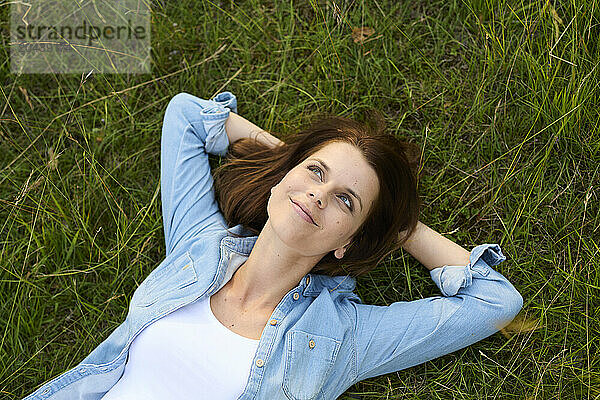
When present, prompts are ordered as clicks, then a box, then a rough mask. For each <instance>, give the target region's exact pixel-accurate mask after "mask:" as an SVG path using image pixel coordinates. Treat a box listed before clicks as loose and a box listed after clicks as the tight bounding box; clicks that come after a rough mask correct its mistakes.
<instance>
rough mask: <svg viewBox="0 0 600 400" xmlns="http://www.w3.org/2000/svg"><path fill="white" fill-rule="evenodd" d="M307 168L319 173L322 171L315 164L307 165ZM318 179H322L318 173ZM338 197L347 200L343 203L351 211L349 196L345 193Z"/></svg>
mask: <svg viewBox="0 0 600 400" xmlns="http://www.w3.org/2000/svg"><path fill="white" fill-rule="evenodd" d="M308 170H309V171H319V173H322V171H321V168H319V167H318V166H316V165H309V166H308ZM319 179H320V180H323V177H322V176H321V175H319ZM339 197H340V198H344V199H346V200H347V201H348V202H347V203H346V202H344V204H346V206H347V207H348V209H349V210H350V211H352V200H350V198H349V197H348V196H346V195H341V196H339Z"/></svg>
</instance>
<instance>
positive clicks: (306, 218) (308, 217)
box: [290, 199, 318, 226]
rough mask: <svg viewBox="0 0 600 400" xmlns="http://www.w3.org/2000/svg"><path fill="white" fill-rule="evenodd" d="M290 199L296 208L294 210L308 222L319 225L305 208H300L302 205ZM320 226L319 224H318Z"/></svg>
mask: <svg viewBox="0 0 600 400" xmlns="http://www.w3.org/2000/svg"><path fill="white" fill-rule="evenodd" d="M290 201H291V202H292V207H293V208H294V210H295V211H296V213H297V214H298V215H299V216H300V217H302V219H303V220H305V221H306V222H308V223H310V224H313V225H317V224H316V223H315V221H313V220H312V218H311V217H310V216H309V215H308V214H307V213H305V212H304V210H302V208H300V206H299V205H298V204H296V203H294V202H293V201H292V200H291V199H290ZM317 226H318V225H317Z"/></svg>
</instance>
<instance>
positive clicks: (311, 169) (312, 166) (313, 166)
mask: <svg viewBox="0 0 600 400" xmlns="http://www.w3.org/2000/svg"><path fill="white" fill-rule="evenodd" d="M308 169H309V170H310V171H314V170H315V169H316V170H317V171H319V172H321V168H319V167H317V166H316V165H311V166H309V167H308ZM319 179H321V180H322V179H323V178H322V176H321V175H319Z"/></svg>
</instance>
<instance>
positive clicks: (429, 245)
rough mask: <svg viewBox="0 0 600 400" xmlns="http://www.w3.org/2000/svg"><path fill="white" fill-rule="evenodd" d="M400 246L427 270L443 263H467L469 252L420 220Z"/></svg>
mask: <svg viewBox="0 0 600 400" xmlns="http://www.w3.org/2000/svg"><path fill="white" fill-rule="evenodd" d="M402 248H403V249H404V250H406V251H408V252H409V253H410V254H411V255H412V256H413V257H415V258H416V259H417V260H419V262H420V263H421V264H423V265H424V266H425V267H426V268H427V269H428V270H432V269H434V268H439V267H442V266H444V265H467V264H468V263H469V257H470V254H471V253H470V252H469V251H467V250H466V249H464V248H463V247H462V246H460V245H458V244H456V243H454V242H453V241H452V240H450V239H448V238H446V237H444V236H442V235H441V234H439V233H438V232H436V231H435V230H433V229H431V228H430V227H428V226H427V225H425V224H423V223H422V222H420V221H419V222H418V223H417V227H416V228H415V230H414V232H413V233H412V235H410V236H409V237H408V239H407V240H406V241H405V242H404V244H403V245H402Z"/></svg>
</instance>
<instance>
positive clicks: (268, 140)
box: [225, 112, 284, 147]
mask: <svg viewBox="0 0 600 400" xmlns="http://www.w3.org/2000/svg"><path fill="white" fill-rule="evenodd" d="M225 131H226V132H227V137H228V138H229V143H234V142H236V141H238V140H240V139H243V138H251V139H256V140H257V141H258V142H260V143H262V144H264V145H266V146H269V147H276V146H281V145H283V144H284V142H283V141H281V140H279V139H277V138H276V137H275V136H273V135H271V134H270V133H269V132H267V131H265V130H263V129H262V128H260V127H258V126H256V125H254V124H253V123H252V122H250V121H248V120H247V119H245V118H244V117H241V116H239V115H237V114H236V113H234V112H230V113H229V117H227V120H226V121H225Z"/></svg>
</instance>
